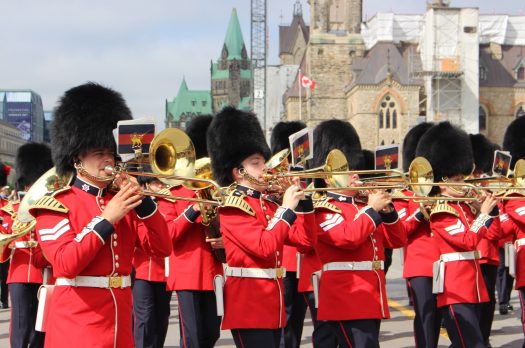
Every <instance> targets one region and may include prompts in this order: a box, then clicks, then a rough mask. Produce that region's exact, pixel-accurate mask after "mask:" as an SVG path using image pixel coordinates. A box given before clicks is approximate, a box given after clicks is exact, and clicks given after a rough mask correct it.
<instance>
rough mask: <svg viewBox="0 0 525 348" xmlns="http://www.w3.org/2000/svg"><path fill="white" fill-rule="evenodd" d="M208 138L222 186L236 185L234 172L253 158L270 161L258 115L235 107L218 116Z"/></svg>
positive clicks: (225, 109) (217, 175) (214, 165)
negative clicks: (260, 157)
mask: <svg viewBox="0 0 525 348" xmlns="http://www.w3.org/2000/svg"><path fill="white" fill-rule="evenodd" d="M206 139H207V143H208V154H209V155H210V159H211V166H212V170H213V175H214V177H215V180H217V182H218V183H219V185H222V186H227V185H230V184H231V183H233V181H234V179H233V176H232V169H233V168H238V167H239V166H240V164H241V162H242V161H244V160H245V159H246V158H248V157H250V156H251V155H254V154H261V155H263V157H264V158H265V159H266V160H268V159H269V158H270V148H269V147H268V144H267V143H266V139H265V138H264V133H263V130H262V128H261V125H260V124H259V121H258V120H257V117H256V116H255V114H253V113H249V112H245V111H241V110H238V109H236V108H234V107H226V108H224V109H223V110H222V111H221V112H219V113H218V114H217V115H215V117H214V118H213V121H212V122H211V124H210V126H209V128H208V133H207V135H206Z"/></svg>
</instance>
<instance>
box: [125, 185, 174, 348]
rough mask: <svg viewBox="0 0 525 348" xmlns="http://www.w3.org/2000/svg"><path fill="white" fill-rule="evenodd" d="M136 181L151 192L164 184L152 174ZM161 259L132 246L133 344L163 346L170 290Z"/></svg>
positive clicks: (168, 314)
mask: <svg viewBox="0 0 525 348" xmlns="http://www.w3.org/2000/svg"><path fill="white" fill-rule="evenodd" d="M137 181H138V182H139V184H140V185H141V186H142V188H143V189H144V190H148V191H151V192H159V191H161V190H162V189H163V188H164V184H163V183H162V182H160V181H159V180H158V179H156V178H153V177H144V176H140V177H138V178H137ZM153 199H154V198H153ZM159 210H160V207H159ZM160 211H161V212H162V210H160ZM165 260H166V258H165V257H159V256H154V255H151V254H148V253H147V252H146V251H144V250H142V249H140V248H137V249H135V254H134V255H133V267H134V268H135V279H134V282H133V289H132V291H133V337H134V339H135V347H137V348H142V347H152V348H157V347H158V348H162V347H164V341H165V340H166V334H167V332H168V326H169V318H170V301H171V291H168V290H167V289H166V280H167V277H166V268H165Z"/></svg>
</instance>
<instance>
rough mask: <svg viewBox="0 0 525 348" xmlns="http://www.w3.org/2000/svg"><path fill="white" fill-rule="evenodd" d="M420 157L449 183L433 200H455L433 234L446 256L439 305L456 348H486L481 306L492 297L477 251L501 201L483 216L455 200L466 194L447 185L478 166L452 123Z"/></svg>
mask: <svg viewBox="0 0 525 348" xmlns="http://www.w3.org/2000/svg"><path fill="white" fill-rule="evenodd" d="M416 156H422V157H425V158H426V159H427V160H428V161H429V162H430V164H431V165H432V169H433V173H434V181H435V182H436V183H444V184H443V185H439V186H438V187H433V189H432V191H431V195H434V194H436V193H437V194H439V195H441V196H445V197H446V199H449V200H448V201H440V202H438V203H437V204H435V206H434V207H433V209H432V212H431V214H430V229H431V231H432V233H433V236H434V240H435V243H436V244H437V246H438V248H439V253H440V259H439V261H438V263H436V264H435V265H436V266H435V268H434V270H435V273H434V278H435V279H434V280H435V281H436V280H438V281H437V282H436V292H438V295H437V302H438V307H440V308H443V310H444V313H443V314H444V315H445V319H446V320H445V326H446V328H447V331H448V335H449V337H450V339H451V341H452V347H464V348H466V347H469V348H470V347H485V344H484V342H483V336H482V334H481V330H480V326H479V315H480V310H481V305H480V304H481V303H483V302H487V301H488V300H489V297H488V295H487V289H486V287H485V284H484V281H483V277H482V274H481V270H480V265H479V258H480V257H479V251H477V250H476V247H477V245H478V243H479V241H480V240H481V238H483V236H484V235H485V234H486V232H487V229H488V227H489V226H490V224H491V223H492V220H493V218H492V216H494V215H498V214H497V208H496V204H497V200H496V199H495V198H494V196H492V195H488V196H486V198H485V199H484V201H483V203H482V204H481V208H480V211H479V214H478V211H477V210H476V209H475V208H474V207H473V206H471V205H469V204H466V203H465V202H459V201H454V200H453V199H454V198H463V197H464V196H465V193H464V191H463V190H460V189H457V188H456V187H453V186H446V183H462V182H464V181H463V180H464V177H465V176H466V175H469V174H470V173H471V172H472V169H473V167H474V161H473V154H472V146H471V144H470V139H469V137H468V135H467V134H466V133H465V132H464V131H463V130H461V129H459V128H457V127H455V126H452V125H451V124H450V123H449V122H442V123H439V124H437V125H435V126H433V127H432V128H430V129H429V130H427V131H426V132H425V134H424V135H423V136H422V137H421V139H420V141H419V143H418V146H417V149H416ZM476 216H477V217H476ZM441 279H442V282H439V280H441ZM441 285H442V287H441ZM438 287H439V289H437V288H438Z"/></svg>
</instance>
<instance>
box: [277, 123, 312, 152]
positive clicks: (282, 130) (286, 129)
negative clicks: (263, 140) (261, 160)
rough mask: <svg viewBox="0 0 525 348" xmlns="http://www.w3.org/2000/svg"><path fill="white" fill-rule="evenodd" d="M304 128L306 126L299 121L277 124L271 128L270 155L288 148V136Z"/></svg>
mask: <svg viewBox="0 0 525 348" xmlns="http://www.w3.org/2000/svg"><path fill="white" fill-rule="evenodd" d="M304 128H306V125H305V124H304V123H303V122H301V121H290V122H279V123H277V124H276V125H275V127H273V130H272V136H271V138H270V144H271V147H272V154H274V155H275V154H276V153H277V152H279V151H281V150H284V149H289V148H290V141H289V139H288V138H289V137H290V135H292V134H294V133H297V132H299V131H300V130H301V129H304Z"/></svg>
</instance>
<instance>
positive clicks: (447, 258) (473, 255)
mask: <svg viewBox="0 0 525 348" xmlns="http://www.w3.org/2000/svg"><path fill="white" fill-rule="evenodd" d="M480 258H481V253H480V252H479V250H474V251H463V252H460V253H447V254H441V256H440V260H441V261H443V262H451V261H465V260H479V259H480Z"/></svg>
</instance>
